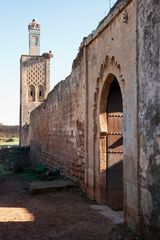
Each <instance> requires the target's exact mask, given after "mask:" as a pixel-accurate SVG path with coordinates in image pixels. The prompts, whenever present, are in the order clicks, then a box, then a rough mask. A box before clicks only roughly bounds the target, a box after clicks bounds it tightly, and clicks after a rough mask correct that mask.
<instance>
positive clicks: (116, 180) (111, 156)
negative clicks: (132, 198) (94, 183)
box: [100, 74, 123, 210]
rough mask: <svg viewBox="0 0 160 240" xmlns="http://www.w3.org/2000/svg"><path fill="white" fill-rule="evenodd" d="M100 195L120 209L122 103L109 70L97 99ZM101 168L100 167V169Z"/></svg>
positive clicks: (121, 183)
mask: <svg viewBox="0 0 160 240" xmlns="http://www.w3.org/2000/svg"><path fill="white" fill-rule="evenodd" d="M100 168H101V169H100V171H101V172H102V173H101V176H102V177H100V196H101V197H100V199H102V201H103V202H106V204H107V205H108V206H109V207H111V208H112V209H114V210H122V209H123V103H122V94H121V90H120V86H119V83H118V81H117V79H116V77H115V75H113V74H109V75H108V77H107V80H106V82H105V83H104V86H103V89H102V92H101V100H100ZM102 169H103V171H102Z"/></svg>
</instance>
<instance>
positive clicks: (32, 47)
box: [28, 19, 40, 55]
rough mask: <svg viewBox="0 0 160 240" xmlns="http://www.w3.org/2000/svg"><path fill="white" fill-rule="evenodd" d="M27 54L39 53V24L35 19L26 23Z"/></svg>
mask: <svg viewBox="0 0 160 240" xmlns="http://www.w3.org/2000/svg"><path fill="white" fill-rule="evenodd" d="M28 31H29V55H40V24H39V22H37V20H36V19H33V20H32V22H31V23H30V24H29V25H28Z"/></svg>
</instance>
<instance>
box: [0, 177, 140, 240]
mask: <svg viewBox="0 0 160 240" xmlns="http://www.w3.org/2000/svg"><path fill="white" fill-rule="evenodd" d="M90 205H91V202H90V201H89V200H88V199H87V198H86V197H84V196H83V195H82V194H81V192H80V191H75V190H74V191H73V190H67V191H66V190H63V191H62V190H61V191H56V192H52V193H43V194H39V195H31V194H29V192H28V190H27V189H26V182H24V180H23V179H22V177H21V176H19V175H16V176H7V177H6V176H3V177H2V176H1V177H0V240H14V239H15V240H46V239H50V240H51V239H53V240H105V239H107V240H112V239H113V240H124V239H125V240H135V239H138V238H136V237H135V236H133V234H131V232H130V231H129V230H128V231H127V230H126V228H125V227H124V226H123V225H115V224H113V223H112V222H110V221H109V220H108V219H107V218H105V217H103V216H101V215H100V214H99V213H98V212H97V211H96V210H94V209H91V207H90Z"/></svg>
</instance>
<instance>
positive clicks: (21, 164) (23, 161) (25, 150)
mask: <svg viewBox="0 0 160 240" xmlns="http://www.w3.org/2000/svg"><path fill="white" fill-rule="evenodd" d="M0 162H4V163H6V164H7V165H8V166H9V167H10V168H12V169H13V171H14V172H20V171H22V170H23V169H24V168H25V167H27V166H29V165H30V148H29V147H19V146H16V147H0Z"/></svg>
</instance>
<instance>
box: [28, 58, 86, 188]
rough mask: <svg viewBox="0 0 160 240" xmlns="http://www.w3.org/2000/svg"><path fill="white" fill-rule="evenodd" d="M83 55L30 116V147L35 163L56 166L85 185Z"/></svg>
mask: <svg viewBox="0 0 160 240" xmlns="http://www.w3.org/2000/svg"><path fill="white" fill-rule="evenodd" d="M84 113H85V109H84V82H83V56H80V55H78V57H77V58H76V60H75V61H74V63H73V71H72V74H71V75H70V76H69V77H68V78H67V79H66V80H65V81H61V82H60V83H59V84H57V85H56V86H55V88H54V89H53V90H52V91H51V92H50V93H49V96H48V98H47V99H46V101H45V102H44V103H43V104H42V105H41V106H39V107H38V108H37V109H36V110H35V111H33V112H32V113H31V124H30V126H31V129H30V133H31V135H30V139H31V142H30V146H31V158H32V160H33V162H36V163H37V162H39V163H40V162H43V163H45V164H48V165H49V166H51V167H57V168H59V169H60V171H61V173H62V174H65V175H69V176H70V177H72V178H73V179H74V180H76V181H78V182H79V183H80V184H81V186H84Z"/></svg>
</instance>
